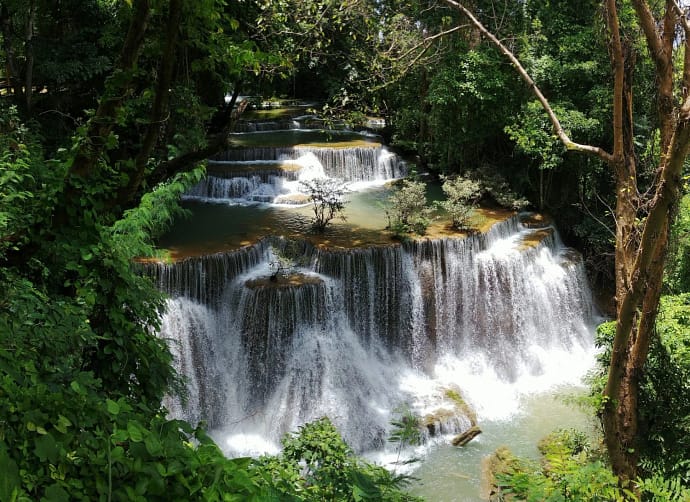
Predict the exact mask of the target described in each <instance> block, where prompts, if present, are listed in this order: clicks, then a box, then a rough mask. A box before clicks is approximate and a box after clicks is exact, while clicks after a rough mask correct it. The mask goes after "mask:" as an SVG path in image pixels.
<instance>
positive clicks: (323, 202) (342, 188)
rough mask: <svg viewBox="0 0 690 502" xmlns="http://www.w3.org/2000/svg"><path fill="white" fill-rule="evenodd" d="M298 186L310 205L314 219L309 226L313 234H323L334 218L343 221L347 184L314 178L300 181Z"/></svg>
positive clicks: (337, 180) (333, 179)
mask: <svg viewBox="0 0 690 502" xmlns="http://www.w3.org/2000/svg"><path fill="white" fill-rule="evenodd" d="M300 185H301V186H302V189H303V190H304V191H305V192H306V193H307V194H308V195H309V200H310V201H311V203H312V207H313V210H314V217H313V218H312V220H311V224H312V228H313V229H314V231H315V232H317V233H320V234H322V233H324V232H325V231H326V227H327V226H328V224H329V223H330V222H331V221H332V220H333V219H334V218H336V217H339V218H340V219H341V220H343V221H345V219H346V218H345V215H343V210H344V209H345V204H346V201H345V199H344V197H345V194H347V193H348V189H347V183H345V182H344V181H342V180H339V179H335V178H314V179H313V180H308V181H301V182H300Z"/></svg>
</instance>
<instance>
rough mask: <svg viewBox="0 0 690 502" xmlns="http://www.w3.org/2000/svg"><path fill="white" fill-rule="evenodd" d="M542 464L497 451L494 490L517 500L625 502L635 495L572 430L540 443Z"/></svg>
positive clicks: (581, 437) (549, 437)
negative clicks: (619, 482)
mask: <svg viewBox="0 0 690 502" xmlns="http://www.w3.org/2000/svg"><path fill="white" fill-rule="evenodd" d="M539 449H540V452H541V453H542V455H543V459H542V461H541V463H535V462H532V461H527V460H523V459H519V458H516V457H514V456H512V455H511V454H510V453H508V452H499V456H500V462H494V465H497V466H498V467H499V468H498V472H496V473H495V477H496V490H497V491H498V493H499V494H500V495H502V496H504V497H510V496H513V497H516V498H517V499H518V500H533V501H537V500H539V501H562V500H573V501H576V500H601V501H621V502H622V501H625V500H630V499H634V494H633V493H632V492H631V491H630V490H628V489H625V488H621V487H620V486H619V485H618V478H617V477H616V476H615V475H614V474H613V473H612V472H611V471H610V470H609V469H608V467H607V466H606V465H605V464H604V463H603V462H602V460H601V459H600V458H598V456H597V453H596V451H594V450H591V449H590V448H589V446H588V442H587V439H586V437H584V435H583V434H582V433H580V432H577V431H574V430H561V431H557V432H554V433H552V434H551V435H549V436H547V437H546V438H545V439H544V440H542V441H541V442H540V445H539Z"/></svg>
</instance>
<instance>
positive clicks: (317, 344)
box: [147, 217, 595, 454]
mask: <svg viewBox="0 0 690 502" xmlns="http://www.w3.org/2000/svg"><path fill="white" fill-rule="evenodd" d="M537 232H541V234H536V233H537ZM274 250H277V251H275V252H278V253H279V254H287V255H290V256H296V257H299V260H298V261H299V266H297V267H296V269H297V272H299V273H300V274H301V277H305V278H308V280H300V281H296V282H295V283H294V284H289V283H282V284H281V285H280V287H275V286H272V285H271V284H270V281H267V280H266V278H268V277H269V276H270V275H271V274H272V269H271V263H274V262H276V260H277V258H276V257H275V256H274ZM147 267H148V271H149V274H150V275H151V276H152V277H153V278H154V279H155V280H156V281H157V282H158V284H159V287H160V288H161V289H162V290H164V291H166V292H168V293H170V294H171V296H172V298H171V299H170V300H169V309H168V314H167V315H166V317H165V319H164V322H163V327H162V330H161V336H162V337H164V338H165V339H168V340H170V343H171V346H172V347H173V351H174V353H175V354H176V361H177V365H178V369H179V371H180V372H181V373H182V374H183V375H184V376H185V377H186V378H187V380H188V382H189V394H190V395H189V400H188V404H187V405H186V406H182V405H181V404H180V403H179V402H177V401H174V400H171V401H170V403H169V406H170V408H171V409H172V410H173V412H174V413H175V414H176V415H179V416H183V417H186V418H188V419H190V420H193V421H194V420H198V419H200V418H203V419H205V420H207V421H208V423H209V425H210V426H211V427H212V428H213V429H214V431H215V432H214V433H215V434H216V436H217V437H218V438H220V442H221V444H222V446H224V447H225V448H226V450H227V451H228V452H230V453H231V454H246V453H256V452H257V450H261V449H262V448H263V449H265V447H266V444H269V445H271V444H272V445H277V444H278V442H279V439H280V437H281V436H282V434H283V433H285V432H287V431H290V430H294V429H295V428H296V427H298V426H299V425H301V424H303V423H305V422H306V421H309V420H313V419H316V418H318V417H320V416H323V415H328V416H329V417H330V418H331V419H332V420H333V421H334V423H336V425H337V426H338V427H339V429H340V431H341V432H342V433H343V436H344V437H345V439H346V440H347V441H348V442H349V444H350V445H351V446H352V447H353V448H355V449H356V450H357V451H365V450H369V449H372V448H378V447H381V446H382V445H383V444H384V443H385V440H386V436H387V434H388V429H389V421H390V419H391V417H392V415H393V414H394V411H393V410H395V409H396V407H398V406H400V405H401V404H403V403H408V404H411V405H412V406H413V408H414V409H415V411H416V412H418V413H419V414H420V415H421V416H424V415H428V414H429V413H430V411H429V410H431V409H433V407H434V406H435V405H434V403H436V405H438V404H439V401H438V399H436V398H435V397H433V396H432V398H429V399H426V398H424V399H422V398H421V397H420V396H421V394H425V393H426V394H428V393H429V390H430V389H433V388H437V387H438V386H439V385H440V381H441V380H443V381H444V385H446V386H448V385H450V386H455V385H456V386H458V387H459V388H460V389H463V391H465V389H466V386H467V385H469V384H470V383H471V382H472V381H474V380H476V379H479V380H481V379H482V378H486V375H488V374H491V375H494V376H495V378H496V379H497V380H500V381H503V382H516V381H519V380H520V379H522V378H524V377H534V376H538V375H541V374H544V373H545V372H548V371H550V368H551V366H552V362H550V360H551V359H553V357H554V356H553V354H556V353H558V354H560V353H578V352H579V351H584V350H586V349H587V348H588V347H589V346H590V345H591V325H592V323H593V320H594V314H595V313H594V309H593V307H592V301H591V298H590V293H589V288H588V285H587V281H586V278H585V275H584V270H583V266H582V264H581V260H579V259H578V258H577V256H576V254H575V253H573V252H572V250H568V249H567V248H564V247H563V246H562V244H561V243H560V240H559V238H558V234H557V233H556V232H555V230H554V229H552V228H550V229H549V231H548V232H544V229H543V228H539V229H530V228H527V227H526V226H525V225H523V224H521V222H520V220H519V218H518V217H514V218H510V219H508V220H506V221H505V222H502V223H498V224H496V225H494V226H493V227H492V228H491V229H490V230H489V231H488V232H487V233H485V234H477V235H474V236H470V237H468V238H465V239H437V240H420V241H411V242H409V243H405V244H404V245H390V246H379V247H369V248H362V249H352V250H346V251H332V250H324V249H318V248H314V247H312V246H311V245H309V244H306V243H300V245H299V246H298V247H297V249H296V248H295V246H294V245H292V246H288V245H287V243H286V242H285V241H284V240H281V239H265V240H263V241H261V242H260V243H259V244H257V245H255V246H249V247H246V248H243V249H241V250H239V251H235V252H232V253H222V254H218V255H212V256H205V257H201V258H190V259H187V260H184V261H182V262H180V263H176V264H167V265H148V266H147ZM454 367H455V368H457V367H462V368H465V369H467V371H466V372H465V373H464V374H465V377H463V378H460V379H459V380H458V378H457V375H458V373H455V375H456V376H455V377H450V378H448V374H449V370H448V368H454ZM562 372H563V371H562ZM453 378H455V380H453ZM411 382H417V383H414V384H413V383H411ZM419 382H422V383H421V384H419ZM420 388H424V390H422V391H420ZM420 392H421V394H420ZM439 392H440V391H439ZM426 394H425V395H426ZM432 394H433V393H432ZM470 394H471V393H470ZM439 395H441V397H442V392H441V393H440V394H439ZM485 397H486V396H485ZM496 398H497V399H498V396H496ZM469 400H470V402H471V403H470V404H474V405H475V406H477V405H478V404H481V403H478V402H472V395H470V399H469ZM478 408H479V411H480V413H481V411H482V407H481V405H479V406H478ZM468 424H469V421H468V420H463V419H461V418H458V419H456V418H454V419H452V420H447V421H445V422H443V424H441V423H440V422H439V425H437V426H435V427H437V428H439V429H440V430H442V432H443V433H457V432H461V430H457V429H462V428H467V427H468ZM257 438H259V439H260V440H259V439H257ZM257 445H259V446H257ZM260 445H263V446H260Z"/></svg>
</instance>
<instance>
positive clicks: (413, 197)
mask: <svg viewBox="0 0 690 502" xmlns="http://www.w3.org/2000/svg"><path fill="white" fill-rule="evenodd" d="M432 212H433V208H432V207H431V206H429V204H428V202H427V199H426V184H425V183H424V182H422V181H418V180H415V179H412V178H405V179H403V180H402V181H400V182H399V183H398V184H396V187H395V190H394V191H393V193H392V194H391V196H390V197H389V198H388V206H387V208H386V216H387V217H388V227H389V228H390V229H391V230H392V231H393V233H394V235H396V236H397V237H399V238H400V237H404V236H405V235H406V234H409V233H411V232H415V233H417V234H419V235H424V233H425V232H426V229H427V227H428V226H429V224H430V223H431V214H432Z"/></svg>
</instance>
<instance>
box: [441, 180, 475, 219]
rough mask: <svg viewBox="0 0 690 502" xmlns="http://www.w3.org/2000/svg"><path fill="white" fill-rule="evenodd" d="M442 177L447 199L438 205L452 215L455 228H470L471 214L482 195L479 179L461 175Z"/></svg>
mask: <svg viewBox="0 0 690 502" xmlns="http://www.w3.org/2000/svg"><path fill="white" fill-rule="evenodd" d="M442 179H443V186H442V188H443V193H444V194H446V200H444V201H442V202H439V203H438V205H439V206H440V207H441V208H442V209H444V210H445V211H446V212H447V213H448V215H449V216H450V219H451V223H452V225H453V228H456V229H458V230H464V229H467V228H469V223H470V216H471V214H472V212H473V211H474V210H475V209H476V207H477V204H478V202H479V199H480V198H481V195H482V189H481V185H480V184H479V183H478V182H477V181H474V180H471V179H468V178H463V177H461V176H457V177H454V178H446V177H443V178H442Z"/></svg>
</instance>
